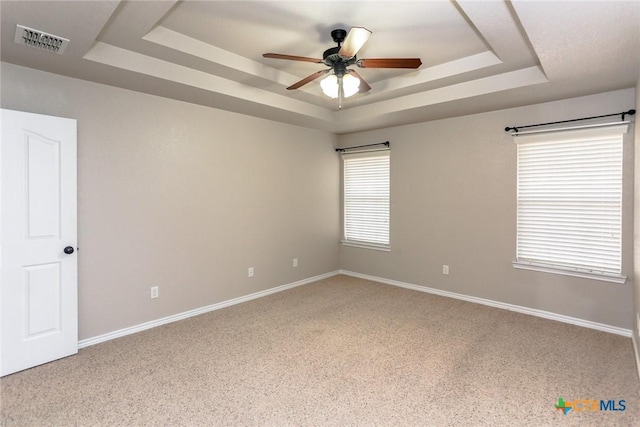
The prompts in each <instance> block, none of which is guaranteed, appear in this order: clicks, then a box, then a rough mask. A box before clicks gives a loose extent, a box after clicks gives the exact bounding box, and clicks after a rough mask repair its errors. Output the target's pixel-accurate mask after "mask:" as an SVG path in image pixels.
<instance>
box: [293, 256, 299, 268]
mask: <svg viewBox="0 0 640 427" xmlns="http://www.w3.org/2000/svg"><path fill="white" fill-rule="evenodd" d="M293 266H294V267H297V266H298V258H294V259H293Z"/></svg>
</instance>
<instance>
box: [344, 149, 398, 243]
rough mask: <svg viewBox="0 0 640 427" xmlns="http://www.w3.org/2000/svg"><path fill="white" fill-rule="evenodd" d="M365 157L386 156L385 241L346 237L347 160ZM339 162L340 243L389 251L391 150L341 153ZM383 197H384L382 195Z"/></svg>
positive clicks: (347, 215)
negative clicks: (340, 180) (340, 188)
mask: <svg viewBox="0 0 640 427" xmlns="http://www.w3.org/2000/svg"><path fill="white" fill-rule="evenodd" d="M367 158H369V159H370V158H386V159H387V164H388V169H387V172H386V175H387V177H388V179H387V182H386V184H387V188H386V195H387V197H386V202H387V203H386V236H387V239H386V242H380V241H373V240H365V239H360V240H359V239H353V238H349V237H348V234H349V233H348V229H349V227H348V225H347V220H348V217H349V214H348V213H347V209H348V201H347V198H348V190H347V185H348V176H347V166H348V161H349V160H352V159H353V160H355V159H367ZM341 163H342V168H341V171H342V212H341V213H342V239H341V240H340V243H341V244H342V245H344V246H352V247H358V248H364V249H373V250H379V251H386V252H388V251H390V250H391V152H390V149H388V148H386V149H381V150H366V151H358V152H349V153H342V154H341ZM383 198H384V197H383Z"/></svg>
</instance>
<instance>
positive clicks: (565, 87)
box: [0, 0, 640, 134]
mask: <svg viewBox="0 0 640 427" xmlns="http://www.w3.org/2000/svg"><path fill="white" fill-rule="evenodd" d="M0 14H1V17H2V21H1V27H0V29H1V33H0V35H1V43H2V44H1V50H0V54H1V55H0V58H1V60H2V61H4V62H9V63H13V64H17V65H22V66H26V67H31V68H35V69H39V70H43V71H47V72H52V73H57V74H62V75H66V76H71V77H75V78H80V79H84V80H90V81H94V82H99V83H104V84H108V85H113V86H118V87H122V88H127V89H132V90H137V91H141V92H146V93H150V94H155V95H159V96H164V97H169V98H174V99H178V100H182V101H186V102H192V103H196V104H201V105H207V106H211V107H214V108H219V109H224V110H229V111H235V112H239V113H242V114H247V115H252V116H257V117H262V118H266V119H271V120H277V121H281V122H285V123H291V124H295V125H300V126H305V127H310V128H314V129H320V130H325V131H330V132H334V133H336V134H344V133H349V132H355V131H362V130H369V129H377V128H383V127H389V126H396V125H402V124H408V123H416V122H422V121H428V120H434V119H439V118H444V117H453V116H460V115H466V114H472V113H477V112H482V111H491V110H496V109H502V108H509V107H515V106H521V105H528V104H533V103H538V102H545V101H550V100H556V99H562V98H568V97H573V96H581V95H588V94H592V93H598V92H604V91H609V90H616V89H622V88H629V87H634V86H635V85H636V84H637V82H638V77H639V71H640V1H584V2H581V1H580V2H576V1H570V2H564V1H550V2H545V1H513V2H506V1H500V0H493V1H473V0H470V1H466V0H459V1H453V0H452V1H443V0H440V1H424V0H422V1H189V0H184V1H86V2H84V1H43V2H33V1H24V0H22V1H6V0H2V2H1V3H0ZM17 24H20V25H23V26H26V27H30V28H33V29H37V30H40V31H43V32H47V33H50V34H53V35H56V36H60V37H64V38H67V39H69V40H70V42H69V44H68V46H67V48H66V50H65V52H64V53H63V54H62V55H58V54H55V53H50V52H45V51H41V50H38V49H35V48H31V47H27V46H24V45H20V44H17V43H14V41H13V40H14V35H15V33H16V25H17ZM354 26H363V27H366V28H368V29H369V30H371V31H372V33H373V34H372V36H371V37H370V39H369V41H368V42H367V43H366V44H365V45H364V47H363V48H362V49H361V50H360V51H359V53H358V58H382V57H392V58H393V57H396V58H404V57H419V58H421V60H422V66H421V67H420V68H419V69H417V70H407V69H391V70H390V69H364V68H363V69H357V71H358V73H359V74H360V75H361V76H362V77H363V78H364V79H365V80H366V81H367V83H369V85H370V86H371V88H372V89H371V90H370V91H369V92H366V93H360V94H356V95H355V96H353V97H351V98H348V99H346V100H345V102H344V105H343V108H342V109H341V110H339V109H338V103H337V101H336V100H331V99H329V98H327V97H326V96H324V95H323V94H322V92H321V90H320V85H319V79H318V80H316V81H313V82H311V83H309V84H307V85H305V86H303V87H302V88H301V89H298V90H292V91H289V90H286V88H287V87H288V86H290V85H292V84H293V83H295V82H297V81H298V80H301V79H302V78H304V77H306V76H308V75H310V74H312V73H314V72H316V71H320V70H322V69H325V68H326V66H324V65H323V64H314V63H309V62H298V61H287V60H278V59H267V58H263V57H262V54H263V53H267V52H275V53H282V54H288V55H298V56H307V57H314V58H322V53H323V52H324V51H325V50H326V49H328V48H330V47H334V46H335V43H334V42H333V40H332V39H331V36H330V32H331V30H333V29H336V28H344V29H346V30H349V29H350V28H351V27H354Z"/></svg>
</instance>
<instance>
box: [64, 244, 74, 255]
mask: <svg viewBox="0 0 640 427" xmlns="http://www.w3.org/2000/svg"><path fill="white" fill-rule="evenodd" d="M64 253H65V254H67V255H71V254H72V253H73V247H71V246H67V247H66V248H64Z"/></svg>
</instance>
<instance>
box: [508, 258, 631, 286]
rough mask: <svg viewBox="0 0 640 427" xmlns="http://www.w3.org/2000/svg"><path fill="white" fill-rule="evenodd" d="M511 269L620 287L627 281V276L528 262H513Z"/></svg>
mask: <svg viewBox="0 0 640 427" xmlns="http://www.w3.org/2000/svg"><path fill="white" fill-rule="evenodd" d="M513 268H518V269H521V270H533V271H541V272H543V273H552V274H561V275H564V276H572V277H581V278H583V279H592V280H601V281H603V282H612V283H618V284H620V285H623V284H624V283H625V282H626V281H627V276H619V275H613V274H605V273H591V272H588V271H579V270H573V269H566V268H562V267H558V266H549V265H544V264H534V263H530V262H519V261H513Z"/></svg>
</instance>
